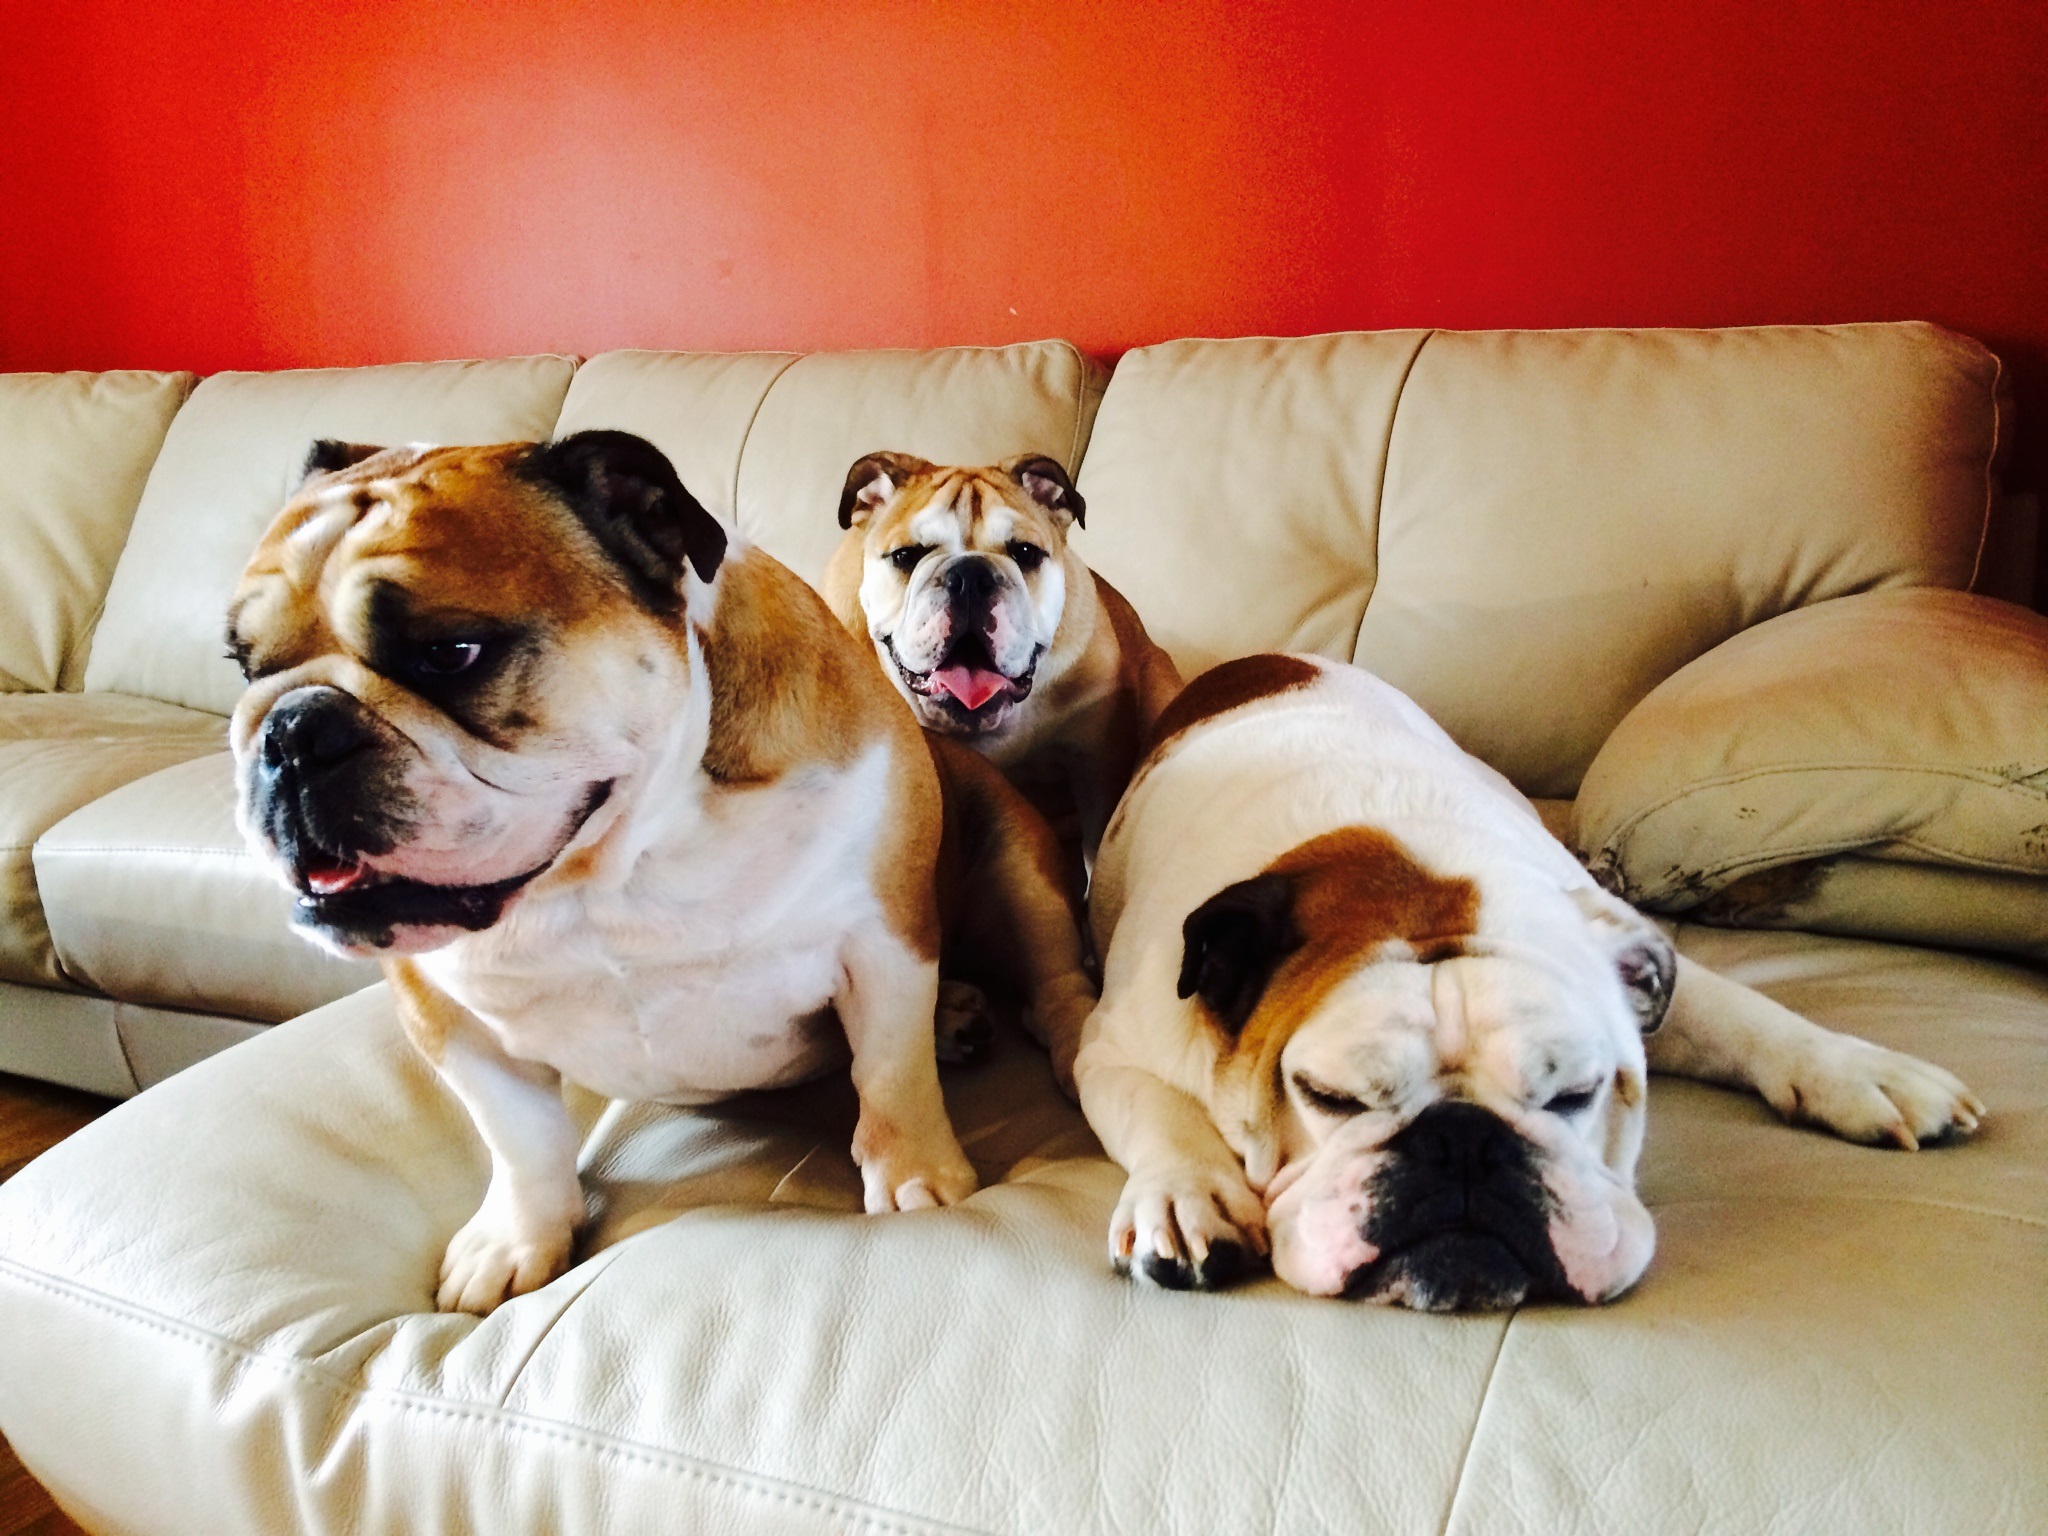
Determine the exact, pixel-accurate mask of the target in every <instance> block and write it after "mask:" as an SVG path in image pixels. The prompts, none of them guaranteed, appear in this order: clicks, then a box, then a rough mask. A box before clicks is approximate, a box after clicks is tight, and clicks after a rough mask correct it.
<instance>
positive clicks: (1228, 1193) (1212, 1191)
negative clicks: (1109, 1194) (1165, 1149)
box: [1109, 1167, 1268, 1291]
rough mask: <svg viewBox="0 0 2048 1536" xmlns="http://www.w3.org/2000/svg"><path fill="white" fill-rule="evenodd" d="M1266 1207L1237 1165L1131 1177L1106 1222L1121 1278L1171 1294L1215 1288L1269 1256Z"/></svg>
mask: <svg viewBox="0 0 2048 1536" xmlns="http://www.w3.org/2000/svg"><path fill="white" fill-rule="evenodd" d="M1267 1248H1268V1243H1267V1237H1266V1210H1265V1207H1264V1206H1263V1205H1261V1204H1260V1203H1259V1197H1258V1196H1257V1195H1255V1194H1253V1193H1252V1191H1251V1187H1250V1186H1249V1185H1247V1184H1246V1183H1245V1181H1244V1176H1243V1175H1242V1174H1241V1173H1239V1172H1238V1171H1237V1170H1236V1169H1235V1168H1231V1169H1223V1168H1216V1169H1205V1168H1196V1167H1185V1168H1176V1169H1173V1170H1170V1171H1169V1172H1168V1173H1166V1174H1165V1175H1163V1176H1153V1175H1143V1174H1133V1175H1132V1176H1131V1177H1130V1179H1129V1180H1128V1181H1126V1183H1125V1184H1124V1193H1123V1198H1122V1199H1121V1200H1119V1201H1117V1206H1116V1214H1115V1215H1114V1216H1112V1217H1111V1218H1110V1221H1109V1259H1110V1263H1111V1264H1113V1265H1114V1266H1115V1267H1116V1271H1117V1273H1118V1274H1128V1275H1134V1276H1135V1277H1137V1278H1138V1279H1140V1280H1146V1281H1149V1282H1151V1283H1152V1284H1153V1285H1158V1286H1163V1287H1165V1288H1166V1289H1167V1290H1170V1291H1190V1290H1192V1291H1213V1290H1219V1289H1221V1288H1222V1287H1224V1286H1226V1285H1231V1284H1233V1283H1235V1282H1236V1281H1237V1280H1239V1279H1241V1278H1243V1276H1244V1275H1245V1274H1247V1273H1248V1272H1249V1271H1250V1270H1251V1269H1252V1268H1253V1267H1254V1266H1255V1265H1256V1264H1257V1263H1259V1262H1261V1261H1262V1260H1263V1259H1264V1258H1265V1256H1266V1253H1267Z"/></svg>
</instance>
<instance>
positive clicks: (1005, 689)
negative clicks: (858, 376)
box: [824, 453, 1181, 859]
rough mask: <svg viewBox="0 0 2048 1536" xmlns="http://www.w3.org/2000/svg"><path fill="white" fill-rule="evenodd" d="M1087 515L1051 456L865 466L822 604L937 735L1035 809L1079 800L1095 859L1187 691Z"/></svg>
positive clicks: (867, 460)
mask: <svg viewBox="0 0 2048 1536" xmlns="http://www.w3.org/2000/svg"><path fill="white" fill-rule="evenodd" d="M1086 512H1087V504H1086V503H1085V502H1084V501H1083V500H1082V499H1081V493H1080V492H1079V491H1077V490H1075V489H1074V483H1073V481H1072V480H1070V479H1068V477H1067V472H1066V470H1064V469H1062V468H1061V467H1060V465H1059V464H1058V462H1057V461H1055V460H1053V459H1049V458H1047V457H1045V456H1044V455H1043V454H1024V455H1021V456H1020V457H1017V458H1012V459H1005V460H1004V461H1003V462H1002V463H1000V464H995V465H991V466H989V467H987V468H984V469H959V468H944V467H941V466H939V465H935V464H930V463H927V462H926V461H925V460H923V459H920V458H914V457H912V456H911V455H909V454H904V453H871V454H868V455H867V456H866V457H864V458H862V459H860V460H858V461H856V462H855V464H854V466H853V468H852V470H851V471H849V472H848V474H847V477H846V486H845V489H844V490H843V491H842V492H841V493H840V497H839V526H840V527H841V528H844V529H846V530H847V533H846V536H845V537H844V538H843V539H842V540H841V541H840V544H839V547H838V549H837V550H835V551H834V552H833V556H832V560H831V562H830V564H829V565H828V566H827V567H826V571H825V584H824V592H825V598H826V601H827V602H829V603H830V604H831V606H832V611H833V612H834V613H836V614H838V615H839V617H840V619H841V621H842V622H844V623H845V624H846V626H847V628H848V629H850V630H852V632H853V633H854V634H855V635H856V636H857V637H858V638H860V639H861V640H863V641H866V642H869V643H871V644H872V645H873V646H874V649H875V655H876V656H877V658H879V660H880V661H881V664H882V670H883V672H884V674H885V675H886V676H887V677H888V678H889V680H890V681H891V682H893V683H894V684H895V685H896V689H897V691H898V692H899V693H901V694H902V695H903V697H904V698H905V699H907V700H909V701H910V707H911V708H912V710H914V711H915V712H916V715H917V718H918V720H919V722H920V723H922V724H923V725H924V726H925V728H926V729H928V730H932V731H936V732H938V733H940V734H942V735H946V736H951V737H953V738H955V739H957V740H960V741H964V742H967V743H968V744H970V745H971V746H973V747H974V748H975V749H976V750H977V751H979V752H981V753H982V754H983V755H985V756H986V757H987V758H988V759H989V760H990V761H991V762H993V763H995V764H996V765H997V766H998V767H999V768H1001V769H1002V770H1003V771H1004V773H1006V774H1007V775H1009V777H1010V778H1011V779H1012V780H1013V781H1014V782H1016V783H1018V784H1019V785H1020V786H1023V787H1024V788H1025V789H1026V790H1027V792H1028V793H1033V794H1034V795H1035V796H1036V797H1038V798H1040V799H1041V800H1043V799H1045V798H1046V795H1045V791H1046V790H1047V789H1051V790H1052V791H1053V795H1052V800H1053V802H1054V803H1057V802H1058V799H1059V795H1060V792H1064V793H1065V794H1066V795H1067V796H1070V797H1071V802H1072V805H1073V808H1074V811H1075V813H1076V815H1077V816H1078V819H1079V824H1080V825H1079V837H1080V845H1081V851H1082V855H1083V858H1084V859H1092V858H1093V857H1094V854H1095V848H1096V845H1097V844H1098V843H1099V842H1100V841H1101V837H1102V829H1103V826H1104V824H1105V823H1106V822H1107V821H1108V819H1109V815H1110V811H1111V809H1112V808H1113V807H1114V806H1115V805H1116V802H1117V798H1118V797H1119V796H1120V795H1121V794H1122V793H1123V790H1124V785H1125V784H1126V783H1128V782H1129V780H1130V776H1131V770H1132V769H1133V768H1134V767H1135V766H1136V765H1137V761H1138V758H1139V756H1140V754H1141V752H1142V749H1143V743H1144V742H1145V740H1146V739H1147V737H1148V736H1149V733H1150V731H1151V727H1152V722H1153V721H1154V720H1155V719H1157V718H1158V715H1159V712H1160V710H1162V709H1164V708H1165V707H1166V705H1167V702H1168V701H1169V700H1171V699H1172V698H1173V696H1174V695H1175V694H1176V693H1178V692H1179V691H1180V686H1181V678H1180V673H1179V671H1178V670H1177V669H1176V668H1175V667H1174V664H1173V660H1172V658H1171V657H1169V656H1168V655H1167V654H1166V652H1165V651H1163V650H1161V649H1160V648H1159V647H1158V646H1157V645H1155V644H1153V643H1152V639H1151V637H1150V636H1149V635H1147V634H1146V633H1145V626H1144V625H1143V624H1141V623H1140V622H1139V621H1138V615H1137V612H1136V610H1134V609H1133V608H1132V607H1131V605H1130V604H1129V603H1128V602H1126V601H1125V600H1124V597H1123V594H1122V593H1120V592H1118V591H1117V590H1116V588H1114V587H1112V586H1111V585H1110V584H1109V583H1108V582H1107V581H1104V580H1103V579H1102V578H1101V577H1100V576H1098V575H1096V574H1095V573H1094V572H1092V571H1090V570H1089V569H1088V567H1087V566H1086V565H1084V564H1083V563H1082V561H1081V557H1080V556H1079V555H1078V554H1076V553H1075V552H1074V549H1073V547H1072V546H1071V545H1069V544H1068V542H1067V530H1068V529H1069V528H1071V527H1074V526H1076V525H1079V524H1081V523H1082V521H1083V518H1084V517H1085V515H1086Z"/></svg>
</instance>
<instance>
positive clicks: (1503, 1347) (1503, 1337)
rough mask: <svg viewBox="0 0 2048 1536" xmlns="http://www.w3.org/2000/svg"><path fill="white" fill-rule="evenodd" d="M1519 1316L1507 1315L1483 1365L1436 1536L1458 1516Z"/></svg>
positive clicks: (1445, 1533)
mask: <svg viewBox="0 0 2048 1536" xmlns="http://www.w3.org/2000/svg"><path fill="white" fill-rule="evenodd" d="M1521 1315H1522V1313H1521V1309H1520V1308H1519V1307H1518V1308H1516V1309H1515V1310H1514V1311H1513V1312H1511V1313H1509V1314H1508V1320H1507V1322H1506V1323H1505V1324H1504V1325H1502V1327H1501V1330H1500V1338H1499V1340H1498V1341H1497V1342H1496V1343H1495V1344H1494V1346H1493V1360H1492V1363H1491V1364H1489V1365H1488V1366H1487V1367H1486V1384H1485V1386H1483V1387H1482V1388H1480V1391H1479V1406H1478V1407H1477V1408H1476V1409H1474V1410H1473V1413H1472V1428H1471V1431H1470V1432H1469V1433H1468V1434H1467V1435H1466V1436H1465V1449H1464V1451H1463V1452H1462V1453H1460V1455H1459V1457H1458V1475H1457V1477H1455V1478H1454V1479H1452V1481H1451V1500H1450V1502H1449V1503H1448V1504H1446V1505H1445V1506H1444V1518H1443V1524H1442V1525H1440V1526H1438V1527H1437V1531H1438V1536H1448V1532H1449V1531H1450V1529H1451V1522H1452V1521H1454V1520H1456V1519H1457V1518H1458V1500H1459V1499H1460V1498H1461V1497H1462V1496H1463V1495H1464V1492H1465V1474H1466V1473H1467V1472H1469V1471H1471V1470H1472V1448H1473V1447H1474V1446H1476V1445H1478V1444H1479V1426H1480V1424H1481V1422H1483V1421H1484V1420H1485V1418H1486V1405H1487V1403H1489V1402H1490V1401H1492V1398H1493V1383H1494V1378H1495V1377H1497V1376H1498V1375H1499V1374H1500V1361H1501V1356H1503V1355H1505V1354H1506V1353H1507V1352H1508V1334H1509V1333H1510V1332H1511V1331H1512V1330H1513V1329H1514V1326H1515V1324H1516V1322H1518V1321H1519V1320H1520V1318H1521Z"/></svg>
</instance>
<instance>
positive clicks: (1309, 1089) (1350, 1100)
mask: <svg viewBox="0 0 2048 1536" xmlns="http://www.w3.org/2000/svg"><path fill="white" fill-rule="evenodd" d="M1294 1091H1295V1092H1296V1093H1298V1094H1300V1095H1301V1097H1302V1101H1303V1102H1304V1103H1306V1104H1308V1105H1309V1106H1310V1107H1311V1108H1314V1109H1319V1110H1321V1111H1322V1112H1323V1113H1324V1114H1326V1115H1342V1116H1350V1115H1362V1114H1364V1113H1365V1112H1366V1111H1367V1110H1368V1109H1370V1108H1371V1107H1372V1106H1371V1105H1369V1104H1367V1103H1366V1102H1365V1100H1363V1099H1361V1098H1359V1097H1358V1096H1357V1095H1355V1094H1349V1093H1345V1092H1344V1091H1343V1090H1341V1089H1337V1088H1332V1087H1330V1086H1329V1085H1328V1084H1327V1083H1319V1082H1317V1081H1316V1080H1315V1079H1314V1078H1312V1077H1310V1076H1309V1075H1308V1074H1307V1073H1305V1072H1297V1073H1295V1074H1294Z"/></svg>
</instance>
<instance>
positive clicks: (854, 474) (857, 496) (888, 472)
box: [839, 453, 932, 528]
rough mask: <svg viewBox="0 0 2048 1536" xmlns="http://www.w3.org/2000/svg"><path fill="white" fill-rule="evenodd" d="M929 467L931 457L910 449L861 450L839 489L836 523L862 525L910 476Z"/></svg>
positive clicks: (856, 526)
mask: <svg viewBox="0 0 2048 1536" xmlns="http://www.w3.org/2000/svg"><path fill="white" fill-rule="evenodd" d="M931 468H932V464H931V461H930V460H928V459H920V458H919V457H917V455H915V454H911V453H864V454H862V455H861V456H860V457H859V458H857V459H855V460H854V461H853V468H851V469H849V470H848V471H847V472H846V484H845V486H844V487H842V488H841V490H840V492H839V526H840V527H842V528H861V527H865V526H866V524H867V520H868V519H869V518H870V517H872V516H873V515H874V514H875V512H876V511H878V510H879V509H880V508H881V507H882V505H883V504H884V503H885V502H887V501H888V499H889V498H890V497H891V496H894V495H895V494H896V493H897V492H898V491H900V490H902V489H903V487H904V484H905V483H906V482H907V481H908V480H909V479H910V478H911V477H912V476H913V475H921V474H924V473H925V472H926V471H927V470H929V469H931Z"/></svg>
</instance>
